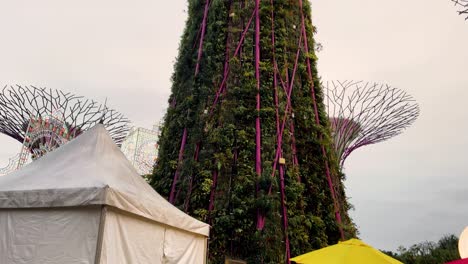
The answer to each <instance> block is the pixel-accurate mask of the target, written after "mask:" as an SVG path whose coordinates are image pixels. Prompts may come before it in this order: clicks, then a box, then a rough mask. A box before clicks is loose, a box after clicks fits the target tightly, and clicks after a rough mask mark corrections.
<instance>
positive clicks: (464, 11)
mask: <svg viewBox="0 0 468 264" xmlns="http://www.w3.org/2000/svg"><path fill="white" fill-rule="evenodd" d="M451 1H452V2H453V3H455V5H456V6H458V7H460V10H459V11H458V14H459V15H463V16H466V18H465V20H468V0H451Z"/></svg>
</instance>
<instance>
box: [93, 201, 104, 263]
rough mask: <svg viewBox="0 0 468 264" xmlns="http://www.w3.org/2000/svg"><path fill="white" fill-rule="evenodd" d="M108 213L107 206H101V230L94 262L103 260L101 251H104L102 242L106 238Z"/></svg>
mask: <svg viewBox="0 0 468 264" xmlns="http://www.w3.org/2000/svg"><path fill="white" fill-rule="evenodd" d="M106 215H107V206H105V205H103V206H102V207H101V219H100V221H99V231H98V238H97V243H96V258H95V261H94V264H99V263H100V262H101V253H102V242H103V240H104V226H105V223H106Z"/></svg>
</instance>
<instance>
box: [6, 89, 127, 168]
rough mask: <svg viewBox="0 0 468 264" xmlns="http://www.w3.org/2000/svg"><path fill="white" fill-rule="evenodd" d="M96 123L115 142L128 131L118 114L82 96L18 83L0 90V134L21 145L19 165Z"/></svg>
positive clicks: (123, 118)
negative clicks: (102, 127)
mask: <svg viewBox="0 0 468 264" xmlns="http://www.w3.org/2000/svg"><path fill="white" fill-rule="evenodd" d="M97 123H102V124H104V126H105V127H106V129H107V130H108V131H109V133H110V134H111V136H112V138H113V139H114V140H115V142H116V143H117V144H120V143H121V142H122V140H123V139H124V138H125V136H126V134H127V133H128V131H129V126H128V123H129V120H128V119H126V118H125V117H124V116H123V115H122V114H120V113H118V112H117V111H115V110H112V109H108V108H107V107H106V106H105V105H104V104H99V103H97V102H95V101H93V100H89V99H85V98H83V97H82V96H76V95H73V94H71V93H65V92H63V91H60V90H55V89H47V88H37V87H34V86H19V85H16V86H5V87H4V88H3V89H2V91H1V93H0V133H3V134H5V135H7V136H10V137H12V138H14V139H15V140H17V141H19V142H20V143H22V144H23V150H22V152H21V154H20V156H19V157H18V159H19V166H21V165H22V163H24V162H25V161H26V159H27V157H26V155H29V154H30V155H31V158H32V159H33V160H34V159H36V158H38V157H40V156H42V155H43V154H45V153H46V152H48V151H52V150H53V149H55V148H57V147H59V146H60V145H61V144H63V143H65V142H67V141H68V140H70V139H72V138H74V137H76V136H78V135H80V134H81V133H82V132H83V131H85V130H87V129H88V128H90V127H92V126H94V125H95V124H97ZM10 163H11V162H10ZM9 167H11V166H10V165H9Z"/></svg>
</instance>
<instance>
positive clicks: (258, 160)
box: [255, 0, 263, 230]
mask: <svg viewBox="0 0 468 264" xmlns="http://www.w3.org/2000/svg"><path fill="white" fill-rule="evenodd" d="M255 78H256V79H257V96H256V100H257V106H256V109H257V118H256V120H255V172H256V173H257V176H258V177H259V178H260V177H261V176H262V150H261V148H262V146H261V144H262V136H261V135H262V132H261V124H260V0H255ZM256 189H257V193H258V191H259V188H258V185H257V187H256ZM260 219H261V214H260V212H259V211H257V229H259V230H261V229H262V228H263V227H262V226H259V224H260V221H259V220H260Z"/></svg>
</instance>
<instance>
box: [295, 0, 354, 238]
mask: <svg viewBox="0 0 468 264" xmlns="http://www.w3.org/2000/svg"><path fill="white" fill-rule="evenodd" d="M299 6H300V9H301V20H302V35H303V36H304V37H303V39H304V49H305V52H306V62H307V74H308V75H309V79H310V80H309V81H310V91H311V97H312V102H313V105H314V113H315V122H316V124H317V125H319V126H320V119H319V113H318V107H317V100H316V97H315V87H314V79H313V76H312V67H311V65H310V58H309V44H308V39H307V32H306V28H305V18H304V10H303V6H302V0H299ZM322 138H323V136H322V135H321V136H320V141H321V140H322ZM321 149H322V155H323V157H324V159H325V172H326V175H327V181H328V186H329V188H330V193H331V195H332V199H333V204H334V207H335V217H336V221H337V222H338V228H339V230H340V235H341V239H342V240H344V239H345V237H344V231H343V226H342V221H341V213H340V209H339V204H338V201H337V199H336V193H335V188H334V186H333V181H332V178H331V175H330V167H329V164H328V161H327V152H326V150H325V146H324V145H323V144H322V146H321Z"/></svg>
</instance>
